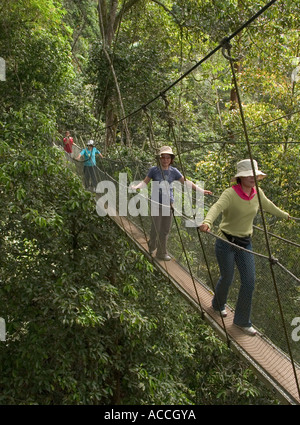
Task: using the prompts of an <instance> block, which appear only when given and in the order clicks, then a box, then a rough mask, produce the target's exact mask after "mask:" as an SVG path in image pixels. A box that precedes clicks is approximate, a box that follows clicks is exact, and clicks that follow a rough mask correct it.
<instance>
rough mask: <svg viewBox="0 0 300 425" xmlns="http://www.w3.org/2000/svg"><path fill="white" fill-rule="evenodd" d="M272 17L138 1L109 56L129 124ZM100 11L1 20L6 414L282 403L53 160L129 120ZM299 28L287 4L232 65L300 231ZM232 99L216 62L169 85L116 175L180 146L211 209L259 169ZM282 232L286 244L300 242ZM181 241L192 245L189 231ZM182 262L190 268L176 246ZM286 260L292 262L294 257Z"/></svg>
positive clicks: (18, 14)
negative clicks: (77, 141)
mask: <svg viewBox="0 0 300 425" xmlns="http://www.w3.org/2000/svg"><path fill="white" fill-rule="evenodd" d="M262 3H264V2H261V1H255V2H253V1H251V2H250V1H248V0H247V1H244V2H239V1H235V0H227V1H226V2H224V1H214V2H211V1H206V0H197V1H181V0H177V1H165V2H144V1H137V2H135V5H134V7H133V8H131V9H126V13H124V15H123V16H122V19H121V21H120V26H119V27H118V31H115V33H114V38H113V40H112V43H111V45H110V46H108V51H109V53H110V55H111V58H112V59H113V65H114V69H115V72H116V75H117V78H118V82H119V88H120V90H121V96H122V97H123V101H124V105H125V110H126V112H131V111H133V110H135V109H136V108H138V107H139V106H140V105H142V104H144V103H146V102H147V101H148V100H149V99H150V98H151V97H152V96H156V95H157V94H159V92H160V91H161V90H162V89H163V88H164V87H166V86H167V85H168V84H170V82H172V81H174V80H175V79H176V78H178V75H180V74H182V73H183V72H185V71H186V70H188V69H189V68H190V67H191V66H192V65H194V64H195V63H197V61H199V60H200V59H201V58H202V57H203V56H204V55H205V54H207V52H208V51H210V49H212V48H214V47H215V46H216V45H217V43H218V42H219V41H220V40H221V39H222V38H223V37H224V36H226V35H228V34H230V33H231V32H232V31H234V30H236V29H237V28H238V27H239V25H240V24H241V23H242V22H244V21H245V19H246V18H247V17H250V16H251V15H252V14H253V12H256V11H257V10H258V9H259V8H260V7H261V6H262ZM96 4H97V2H89V1H81V2H79V1H76V2H74V1H68V0H65V1H64V2H60V1H55V2H53V1H51V0H43V1H36V0H30V1H18V2H11V1H9V2H4V3H3V4H2V5H1V17H0V30H1V31H0V47H1V56H3V57H4V58H5V59H6V64H7V80H6V82H1V85H0V98H1V104H0V114H1V115H0V129H1V139H0V165H1V167H0V193H1V205H0V226H1V236H0V249H1V255H0V267H1V280H0V297H1V310H0V316H1V317H4V318H5V320H6V323H7V341H6V342H5V343H4V342H1V345H0V365H1V366H0V368H1V371H0V372H1V373H0V393H1V395H0V402H1V404H118V403H119V404H251V403H253V404H254V403H255V404H260V403H261V404H270V403H275V402H276V401H274V400H273V398H272V396H270V394H268V393H267V392H266V391H265V389H264V388H262V387H261V386H260V385H259V383H258V382H257V380H256V378H254V376H253V374H252V372H250V371H249V369H247V367H246V366H245V365H244V364H242V363H241V362H239V361H238V360H237V358H236V357H235V356H234V355H233V354H232V352H231V351H230V350H229V349H228V348H227V347H226V346H225V345H224V344H223V343H221V342H220V341H219V340H218V339H217V338H216V337H215V335H214V333H213V331H212V330H210V329H208V328H207V327H206V326H205V325H204V323H203V322H202V321H201V319H200V317H199V314H197V313H195V312H194V310H193V309H192V308H190V307H189V306H188V305H187V304H186V303H185V302H184V301H183V300H182V299H181V297H180V295H179V294H178V293H177V292H175V291H174V289H172V287H171V285H170V283H169V282H168V281H166V280H165V279H164V278H162V276H161V275H160V274H159V273H158V272H156V271H155V269H154V268H153V266H152V264H150V263H149V262H148V261H147V260H146V259H145V258H144V256H143V255H142V254H141V253H139V252H137V251H136V248H135V247H134V245H133V244H131V242H129V241H128V240H127V239H125V237H124V235H122V233H121V232H120V230H119V229H118V228H117V227H116V226H115V225H114V224H113V223H112V222H111V221H110V220H108V219H100V218H99V217H98V216H97V214H96V211H95V202H94V199H93V197H92V196H91V195H90V194H89V193H87V192H86V191H84V190H83V189H82V183H81V180H80V178H78V177H76V176H75V168H74V164H70V163H69V162H66V160H65V157H64V155H63V154H62V152H60V151H59V150H58V149H56V148H54V147H53V146H52V142H53V141H54V140H57V138H58V137H59V133H60V132H62V130H64V129H67V128H69V129H70V128H73V129H74V133H76V134H79V135H82V136H83V137H87V136H88V135H93V136H94V135H95V134H96V135H97V137H101V135H102V133H103V131H102V132H101V129H100V130H99V127H101V126H102V120H104V116H105V113H106V112H107V111H111V110H114V111H116V112H117V115H116V116H117V117H119V118H120V117H121V116H120V105H119V100H118V98H117V92H116V86H115V82H114V80H113V78H112V76H111V68H110V66H109V64H108V62H107V59H106V57H105V55H104V54H103V51H102V45H101V41H100V40H99V38H100V33H101V31H100V28H99V22H98V14H97V9H96ZM63 7H64V8H65V9H63ZM118 7H119V8H118V11H119V10H120V4H118ZM298 28H299V14H298V11H297V9H296V4H295V2H293V1H285V2H279V3H278V5H276V6H275V7H272V9H270V11H268V13H266V14H265V15H264V17H262V18H261V19H260V20H259V21H258V22H256V23H254V24H253V26H251V27H250V28H249V29H248V30H247V31H244V32H243V33H242V34H240V35H239V37H237V38H236V39H235V40H233V43H232V44H233V54H234V55H237V56H238V55H239V54H243V55H244V57H243V60H242V62H241V66H240V68H239V70H238V71H239V72H238V76H237V77H238V82H239V87H240V90H241V95H242V102H243V106H244V111H245V117H246V120H247V126H248V131H249V135H250V142H251V147H252V149H253V155H254V157H255V158H256V159H257V160H258V162H259V165H260V166H261V167H262V168H263V170H264V171H265V172H267V174H268V182H269V183H266V185H265V186H264V182H262V187H263V188H264V189H265V192H266V193H267V195H268V196H269V197H270V198H271V199H272V200H273V201H274V202H275V203H276V204H277V205H279V206H281V207H282V208H284V209H286V210H288V211H289V212H290V213H291V214H293V215H295V216H297V214H298V210H299V208H298V202H297V199H298V197H299V178H298V174H297V173H298V159H299V145H298V140H299V128H300V125H299V117H298V115H297V113H296V111H295V108H296V107H297V105H298V103H299V87H298V85H299V82H298V80H297V78H296V77H297V75H296V73H295V69H297V66H298V59H297V58H298V56H299V55H298V41H297V30H298ZM116 29H117V28H115V30H116ZM270 58H272V60H271V59H270ZM293 72H294V74H292V73H293ZM292 75H294V77H295V78H294V77H293V78H291V76H292ZM232 93H233V91H232V76H231V73H230V70H229V66H228V62H227V60H225V59H224V57H223V56H222V55H221V52H218V54H216V55H214V57H212V58H210V60H209V61H206V62H205V63H204V64H203V65H202V66H201V67H199V68H197V69H196V70H195V72H193V73H192V74H191V75H189V76H188V78H186V79H184V80H183V81H182V82H181V83H180V84H179V85H176V86H175V87H173V88H172V90H171V91H169V92H168V93H167V103H166V102H164V101H163V99H162V98H161V97H159V98H158V99H157V101H156V102H155V103H154V104H151V105H150V106H149V107H148V109H147V113H148V116H146V114H144V112H143V111H140V112H139V114H136V115H133V116H131V117H130V119H129V120H128V123H129V128H130V132H131V135H132V138H133V147H129V146H125V145H124V143H123V142H124V134H123V128H122V126H121V124H119V128H120V131H121V133H120V137H119V136H118V138H117V139H118V142H117V143H116V144H114V145H113V146H112V148H111V149H110V151H109V152H108V155H109V158H108V159H109V161H107V162H103V168H104V171H107V172H108V173H109V174H111V175H113V176H115V177H116V176H117V174H118V173H119V172H121V171H122V172H127V173H128V179H129V180H131V179H140V178H143V177H144V176H145V173H146V172H147V169H148V167H149V165H152V163H153V158H154V147H155V143H157V144H158V145H162V144H170V145H172V146H173V148H174V149H175V148H176V149H177V147H178V149H179V152H181V155H182V159H183V162H182V163H183V165H184V167H185V170H181V171H185V174H186V175H187V176H188V178H190V179H191V180H194V181H195V180H203V181H204V182H205V187H206V188H209V189H211V190H213V192H214V195H215V196H217V194H218V193H220V192H221V191H222V190H223V189H224V188H225V187H227V186H228V184H229V182H230V177H231V176H232V174H233V173H234V169H235V164H236V161H237V160H238V159H242V158H243V157H245V156H246V155H247V156H248V148H247V146H246V144H245V139H244V135H243V132H242V131H241V117H240V114H239V112H238V109H237V108H236V107H233V106H236V105H233V104H231V103H230V96H231V94H232ZM103 108H104V109H103ZM282 116H286V118H284V119H281V117H282ZM149 117H150V118H149ZM174 136H175V138H176V140H175V139H174ZM150 140H151V143H152V144H150ZM154 142H155V143H154ZM120 158H121V160H120ZM177 158H178V157H177ZM176 166H178V167H179V168H180V166H181V164H180V163H179V162H178V163H177V164H176ZM270 182H271V183H270ZM291 182H292V183H293V184H291ZM205 208H207V205H206V206H205ZM179 222H180V220H179ZM270 223H271V225H273V226H275V227H276V228H277V229H278V230H279V231H282V227H281V226H280V224H278V223H275V224H273V223H272V221H271V222H270ZM179 224H180V227H183V226H182V223H179ZM284 231H285V232H286V237H287V238H288V237H290V236H291V237H292V236H293V234H295V227H294V226H293V225H292V224H289V226H286V227H285V228H284ZM172 237H174V235H173V236H172ZM183 238H184V241H185V242H186V243H187V244H190V245H191V244H192V237H191V234H190V233H188V232H183ZM174 247H175V250H176V254H177V253H178V255H182V250H181V251H180V244H179V241H178V238H177V239H176V240H175V242H174ZM276 249H278V252H279V253H280V255H284V260H285V261H286V263H288V264H289V266H290V265H291V266H292V265H294V263H295V261H294V259H293V255H294V253H292V252H291V251H287V252H286V253H284V252H283V250H281V249H280V248H276ZM188 255H189V260H190V261H191V264H192V267H193V268H195V269H196V270H197V268H199V267H202V266H200V265H199V264H198V262H197V261H196V259H198V256H197V255H198V252H197V248H195V246H192V247H191V250H190V251H189V254H188ZM286 263H285V264H286ZM214 272H215V270H214ZM263 299H264V298H263ZM293 302H296V299H295V298H294V299H293ZM174 306H176V308H174Z"/></svg>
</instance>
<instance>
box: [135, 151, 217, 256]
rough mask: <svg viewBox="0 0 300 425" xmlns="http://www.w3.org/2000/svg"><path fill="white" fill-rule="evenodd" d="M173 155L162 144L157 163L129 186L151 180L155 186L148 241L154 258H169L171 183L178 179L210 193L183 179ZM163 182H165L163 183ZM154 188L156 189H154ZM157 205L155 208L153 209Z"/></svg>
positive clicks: (172, 199) (142, 185) (144, 185)
mask: <svg viewBox="0 0 300 425" xmlns="http://www.w3.org/2000/svg"><path fill="white" fill-rule="evenodd" d="M174 158H175V155H174V153H173V151H172V148H171V147H170V146H163V147H162V148H160V150H159V153H158V160H159V165H158V166H154V167H151V168H150V170H149V171H148V174H147V176H146V177H145V179H144V180H143V181H142V182H140V183H139V184H138V185H136V186H131V188H132V189H133V190H136V189H141V188H143V187H146V186H147V184H148V183H149V182H150V181H151V180H153V181H154V182H157V186H155V185H153V188H152V197H151V199H152V203H153V206H154V208H152V206H151V219H152V221H151V231H150V240H149V242H148V245H149V252H150V254H151V255H152V254H153V253H154V251H155V250H156V249H157V252H156V258H158V259H160V260H164V261H169V260H171V257H170V256H169V255H168V253H167V240H168V236H169V233H170V229H171V224H172V212H171V208H170V205H172V204H173V203H174V194H173V187H172V183H173V182H174V181H176V180H178V181H179V182H180V183H182V184H183V183H185V182H186V183H188V184H189V185H190V187H191V188H192V189H193V190H197V191H200V192H202V193H204V194H205V195H207V194H211V192H210V191H209V190H204V189H202V188H200V187H198V186H196V185H195V184H194V183H193V182H191V181H189V180H185V179H184V177H183V175H182V174H181V173H180V171H179V170H178V169H177V168H175V167H173V166H172V164H173V161H174ZM164 183H165V184H164ZM155 188H156V189H155ZM155 207H157V209H155Z"/></svg>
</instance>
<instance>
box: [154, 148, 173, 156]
mask: <svg viewBox="0 0 300 425" xmlns="http://www.w3.org/2000/svg"><path fill="white" fill-rule="evenodd" d="M163 154H166V155H172V156H173V157H174V156H175V154H174V153H173V151H172V148H171V147H170V146H162V147H161V148H160V149H159V152H158V156H161V155H163Z"/></svg>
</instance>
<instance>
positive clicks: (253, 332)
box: [235, 325, 256, 336]
mask: <svg viewBox="0 0 300 425" xmlns="http://www.w3.org/2000/svg"><path fill="white" fill-rule="evenodd" d="M235 326H237V327H238V328H240V329H241V330H242V331H243V332H245V334H247V335H250V336H255V335H256V330H255V329H254V327H253V326H239V325H235Z"/></svg>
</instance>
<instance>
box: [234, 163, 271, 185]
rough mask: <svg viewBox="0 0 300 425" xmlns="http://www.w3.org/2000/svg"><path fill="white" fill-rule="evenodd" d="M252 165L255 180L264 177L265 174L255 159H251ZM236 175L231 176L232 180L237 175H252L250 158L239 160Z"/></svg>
mask: <svg viewBox="0 0 300 425" xmlns="http://www.w3.org/2000/svg"><path fill="white" fill-rule="evenodd" d="M253 165H254V172H255V176H256V178H257V180H262V179H263V178H264V177H266V174H265V173H263V172H262V171H260V170H259V169H258V166H257V162H256V161H255V159H254V160H253ZM236 171H237V173H236V175H235V176H234V177H233V178H232V180H236V179H237V178H238V177H250V176H253V175H254V174H253V169H252V166H251V160H250V159H243V160H242V161H239V162H238V163H237V166H236Z"/></svg>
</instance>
